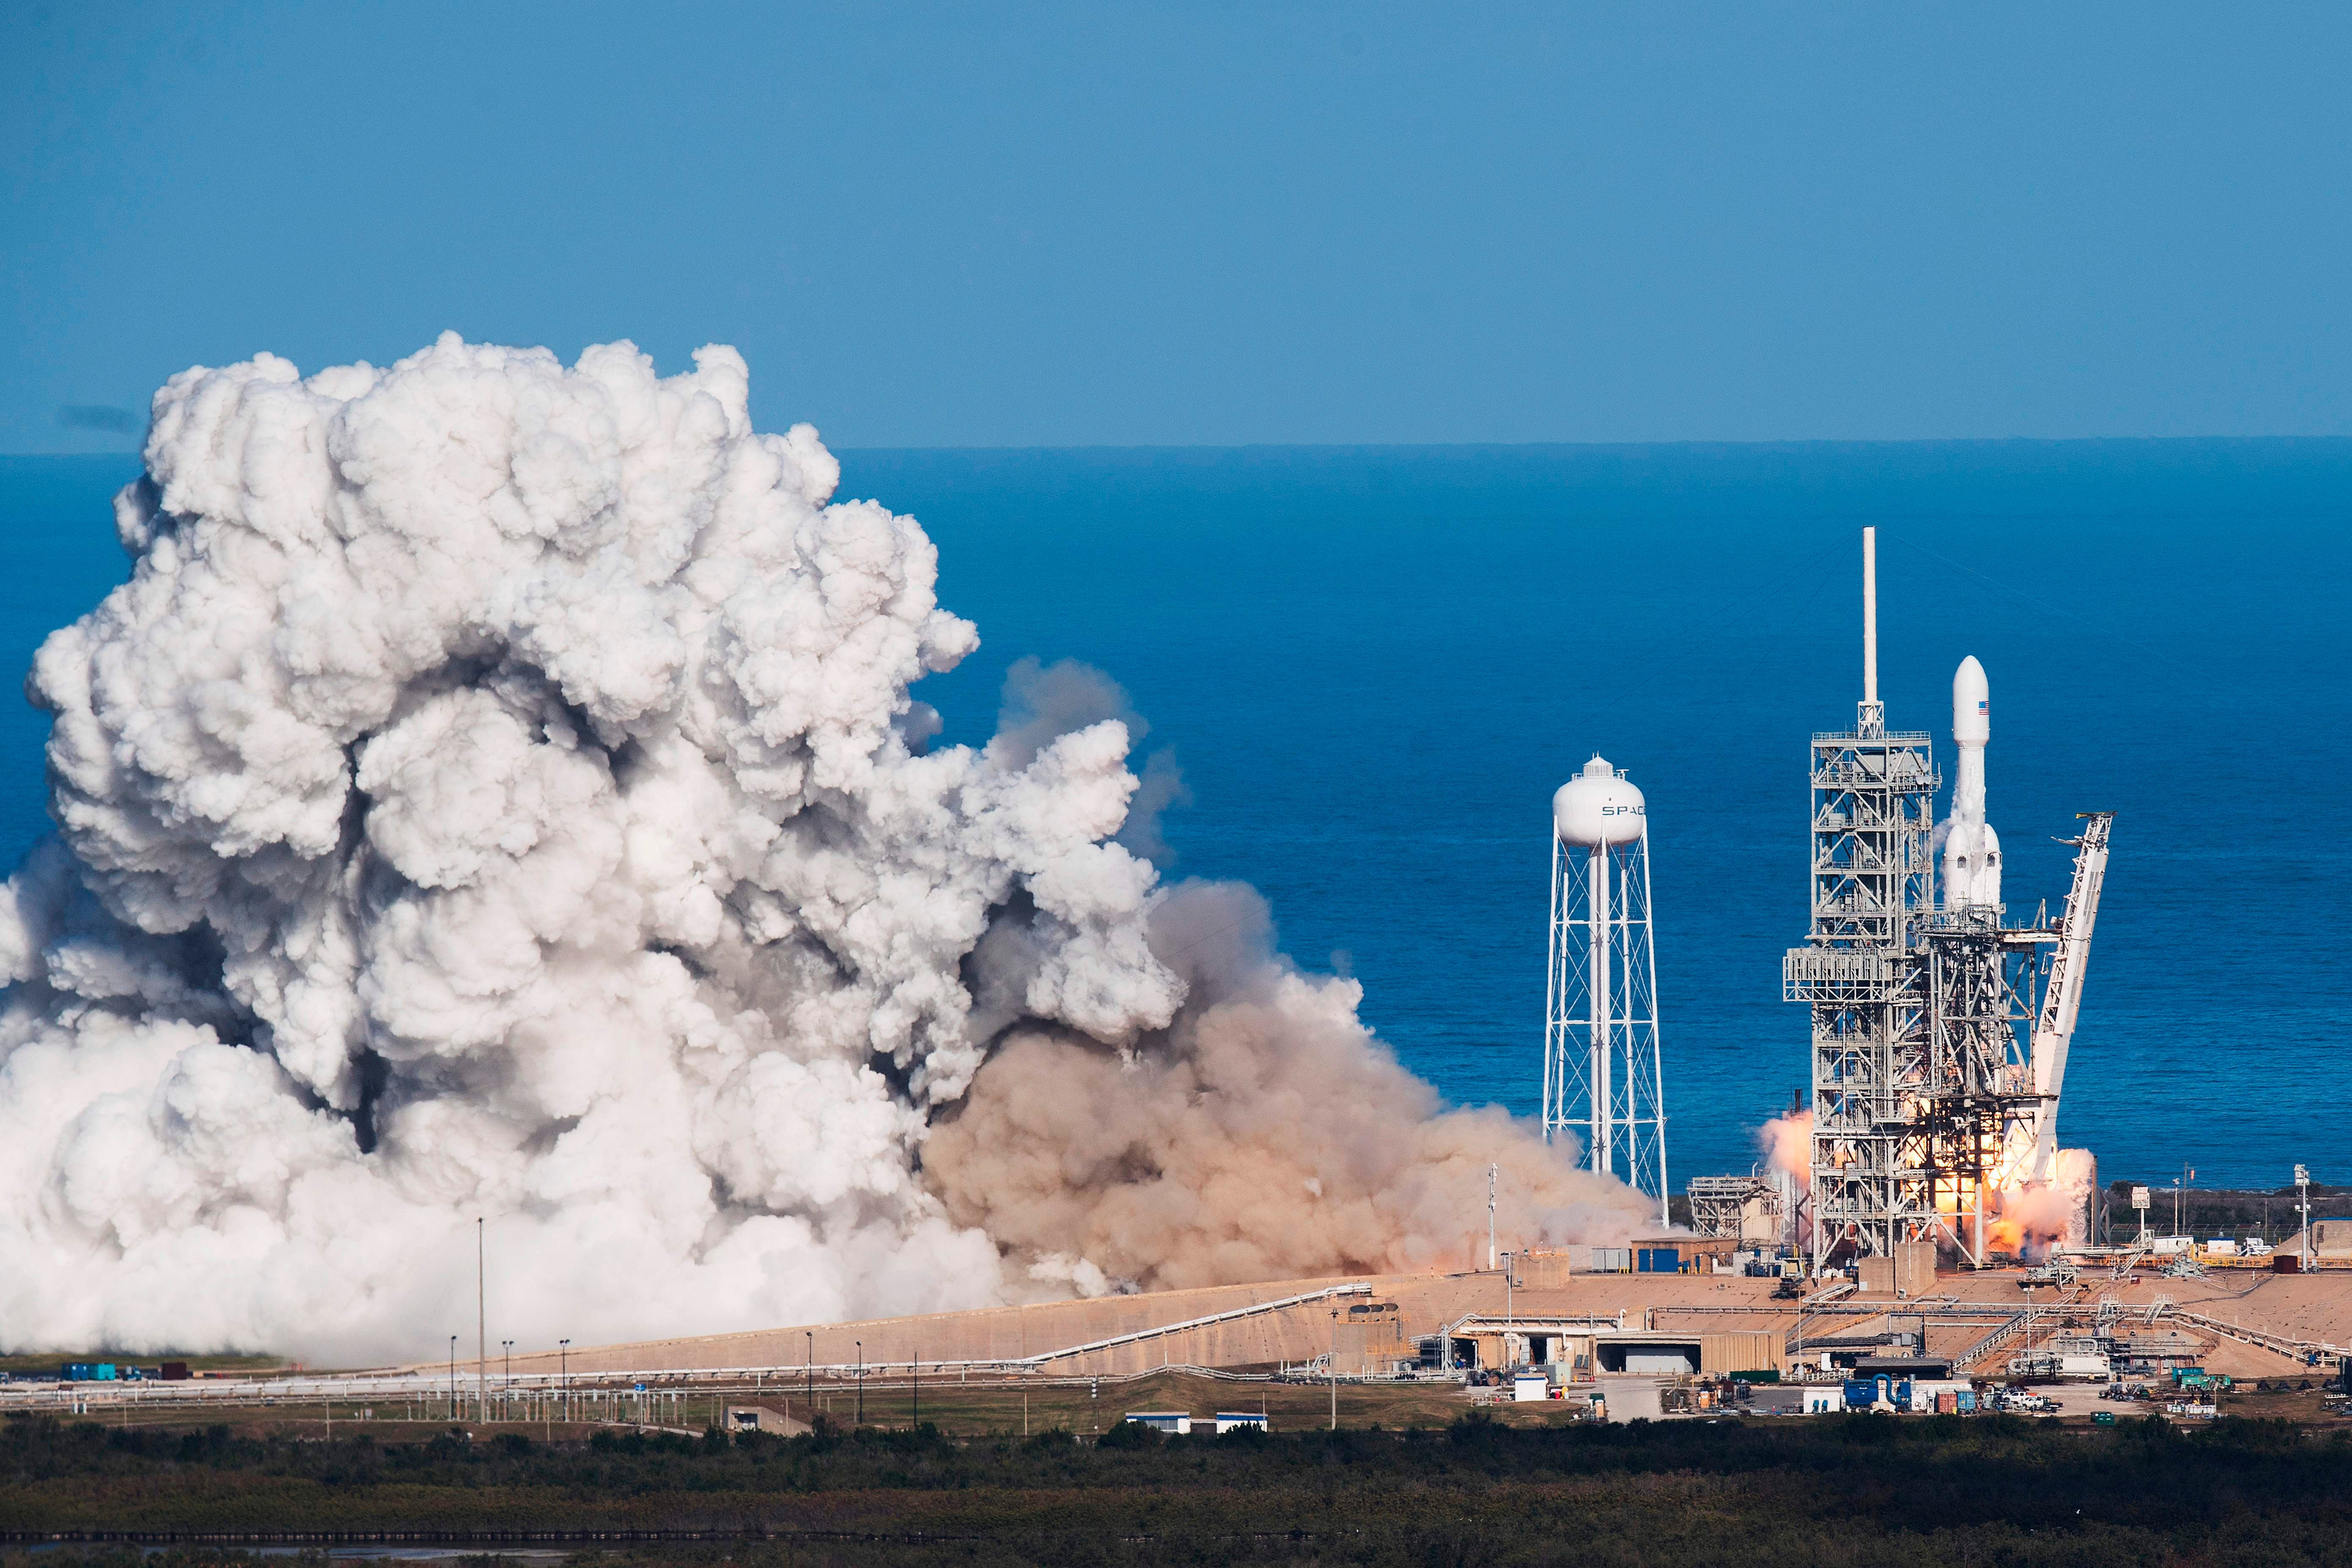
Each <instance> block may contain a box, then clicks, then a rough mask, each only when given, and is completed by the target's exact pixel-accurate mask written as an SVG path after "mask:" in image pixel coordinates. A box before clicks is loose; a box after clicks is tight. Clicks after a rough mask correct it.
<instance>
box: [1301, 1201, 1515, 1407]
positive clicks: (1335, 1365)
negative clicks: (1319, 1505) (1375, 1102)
mask: <svg viewBox="0 0 2352 1568" xmlns="http://www.w3.org/2000/svg"><path fill="white" fill-rule="evenodd" d="M1493 1169H1494V1167H1493V1166H1491V1165H1490V1166H1488V1167H1487V1170H1488V1171H1489V1172H1490V1173H1491V1172H1492V1171H1493ZM1488 1179H1489V1180H1490V1181H1491V1180H1492V1179H1493V1178H1492V1176H1491V1174H1490V1175H1489V1177H1488ZM1323 1370H1324V1371H1325V1372H1327V1373H1329V1374H1330V1378H1331V1430H1332V1431H1334V1432H1337V1431H1338V1430H1339V1308H1337V1307H1334V1308H1332V1309H1331V1359H1330V1361H1329V1362H1328V1363H1327V1364H1326V1365H1325V1367H1324V1369H1323Z"/></svg>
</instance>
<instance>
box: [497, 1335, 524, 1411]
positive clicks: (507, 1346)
mask: <svg viewBox="0 0 2352 1568" xmlns="http://www.w3.org/2000/svg"><path fill="white" fill-rule="evenodd" d="M499 1349H501V1350H503V1351H505V1352H506V1355H507V1378H506V1386H505V1387H504V1388H501V1389H499V1404H500V1405H506V1406H507V1407H508V1409H507V1415H508V1416H509V1418H511V1417H512V1416H513V1415H514V1409H513V1405H514V1341H512V1340H500V1341H499ZM525 1418H526V1419H528V1416H527V1415H526V1417H525Z"/></svg>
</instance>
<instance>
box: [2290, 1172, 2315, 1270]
mask: <svg viewBox="0 0 2352 1568" xmlns="http://www.w3.org/2000/svg"><path fill="white" fill-rule="evenodd" d="M2294 1199H2295V1206H2296V1207H2297V1208H2299V1209H2301V1210H2302V1211H2303V1258H2302V1264H2303V1268H2304V1271H2305V1273H2308V1272H2310V1269H2311V1167H2310V1166H2308V1165H2302V1164H2298V1165H2297V1166H2295V1168H2294Z"/></svg>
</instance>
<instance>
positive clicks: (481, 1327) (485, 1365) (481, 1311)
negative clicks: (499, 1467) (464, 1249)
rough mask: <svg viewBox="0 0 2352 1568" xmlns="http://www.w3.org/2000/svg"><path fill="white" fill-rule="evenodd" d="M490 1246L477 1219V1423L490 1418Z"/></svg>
mask: <svg viewBox="0 0 2352 1568" xmlns="http://www.w3.org/2000/svg"><path fill="white" fill-rule="evenodd" d="M488 1246H489V1244H488V1242H487V1241H485V1240H484V1239H483V1230H482V1219H481V1216H480V1215H475V1216H474V1413H475V1414H474V1419H476V1420H477V1421H488V1419H489V1418H490V1311H489V1299H490V1287H489V1252H488Z"/></svg>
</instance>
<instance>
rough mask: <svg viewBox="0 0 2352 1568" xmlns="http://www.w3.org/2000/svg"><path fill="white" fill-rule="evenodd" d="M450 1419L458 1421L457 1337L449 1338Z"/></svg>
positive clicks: (453, 1335)
mask: <svg viewBox="0 0 2352 1568" xmlns="http://www.w3.org/2000/svg"><path fill="white" fill-rule="evenodd" d="M449 1419H450V1420H452V1421H455V1420H456V1419H457V1335H455V1334H451V1335H450V1336H449Z"/></svg>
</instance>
